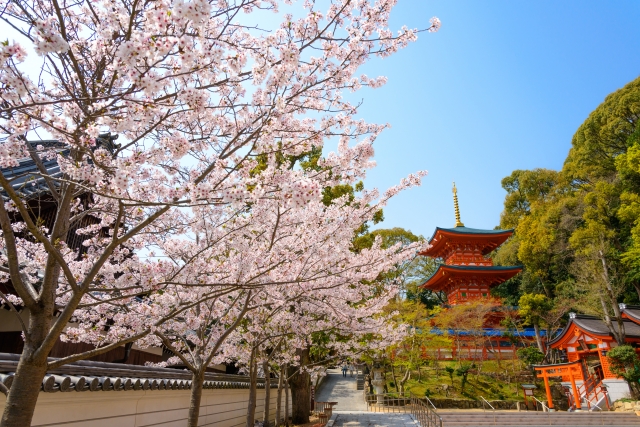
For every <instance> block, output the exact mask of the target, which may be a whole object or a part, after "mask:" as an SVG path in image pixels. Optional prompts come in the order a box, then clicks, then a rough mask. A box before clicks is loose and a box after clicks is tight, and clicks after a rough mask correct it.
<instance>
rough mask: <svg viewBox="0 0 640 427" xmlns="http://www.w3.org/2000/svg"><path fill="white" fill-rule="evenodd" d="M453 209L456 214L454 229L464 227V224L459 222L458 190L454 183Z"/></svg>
mask: <svg viewBox="0 0 640 427" xmlns="http://www.w3.org/2000/svg"><path fill="white" fill-rule="evenodd" d="M453 208H454V209H455V212H456V227H464V224H463V223H462V222H461V221H460V208H459V207H458V189H457V188H456V183H455V182H454V183H453Z"/></svg>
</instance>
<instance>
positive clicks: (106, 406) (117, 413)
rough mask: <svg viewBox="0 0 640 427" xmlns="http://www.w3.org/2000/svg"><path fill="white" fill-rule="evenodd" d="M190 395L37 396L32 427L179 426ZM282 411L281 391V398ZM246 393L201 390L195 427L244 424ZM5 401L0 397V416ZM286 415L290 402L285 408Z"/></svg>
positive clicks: (176, 392) (261, 397)
mask: <svg viewBox="0 0 640 427" xmlns="http://www.w3.org/2000/svg"><path fill="white" fill-rule="evenodd" d="M189 395H190V391H189V390H148V391H142V390H138V391H133V390H132V391H99V392H88V391H86V392H66V393H62V392H57V393H40V396H39V398H38V404H37V405H36V411H35V414H34V417H33V422H32V424H31V425H32V426H41V427H45V426H46V427H54V426H56V427H57V426H73V427H81V426H82V427H114V426H118V427H147V426H162V427H184V426H185V425H186V424H187V422H186V419H187V415H188V412H189ZM282 396H283V400H282V411H283V412H284V406H285V405H284V392H283V393H282ZM248 399H249V390H248V389H213V390H210V389H207V390H203V391H202V406H201V408H200V422H199V423H198V425H199V426H214V425H215V426H216V427H234V426H238V427H239V426H244V425H246V415H247V402H248ZM270 400H271V405H270V408H271V409H270V414H271V416H270V420H271V421H272V422H273V421H274V420H275V412H276V400H277V389H271V399H270ZM5 402H6V399H5V397H4V395H2V394H0V411H2V410H3V409H4V405H5ZM256 403H257V408H256V419H260V418H261V416H262V411H263V410H264V389H258V400H257V402H256ZM289 412H291V403H289Z"/></svg>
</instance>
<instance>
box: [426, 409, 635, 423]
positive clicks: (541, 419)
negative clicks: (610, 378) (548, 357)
mask: <svg viewBox="0 0 640 427" xmlns="http://www.w3.org/2000/svg"><path fill="white" fill-rule="evenodd" d="M438 415H440V417H442V424H443V427H472V426H473V427H475V426H492V425H496V426H503V427H507V426H513V427H519V426H528V427H534V426H542V425H546V426H549V425H552V426H565V427H569V426H570V427H578V426H595V425H600V426H601V425H606V426H638V425H640V417H638V416H636V415H635V414H634V413H612V412H605V413H589V412H580V413H575V412H573V413H571V412H552V413H546V412H515V411H514V412H511V413H507V412H495V413H492V412H438Z"/></svg>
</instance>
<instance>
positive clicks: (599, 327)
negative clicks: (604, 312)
mask: <svg viewBox="0 0 640 427" xmlns="http://www.w3.org/2000/svg"><path fill="white" fill-rule="evenodd" d="M612 321H613V322H614V324H616V320H615V319H612ZM623 324H624V330H625V335H626V337H627V338H640V325H639V324H637V323H634V322H632V321H631V320H623ZM576 329H577V330H579V331H580V332H582V333H584V334H585V335H589V336H591V337H597V338H611V339H613V335H612V334H611V331H610V330H609V328H608V327H607V325H606V323H604V322H603V321H602V319H600V318H599V317H597V316H588V315H586V314H572V315H571V318H570V319H569V323H567V326H565V328H564V329H563V330H562V331H561V332H560V333H559V334H558V335H557V336H556V337H554V338H553V339H552V340H550V341H549V345H551V346H554V347H559V346H561V345H563V344H566V342H567V341H568V340H570V339H571V338H572V337H574V336H575V332H574V331H575V330H576Z"/></svg>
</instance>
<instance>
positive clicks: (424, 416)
mask: <svg viewBox="0 0 640 427" xmlns="http://www.w3.org/2000/svg"><path fill="white" fill-rule="evenodd" d="M409 397H410V398H411V415H413V417H414V418H415V419H416V420H417V421H418V423H420V425H421V426H422V427H442V417H441V416H440V415H438V413H437V412H436V407H435V405H434V404H433V402H432V401H431V399H429V398H428V397H426V396H425V399H427V401H428V402H429V404H430V405H431V406H432V407H433V409H431V408H430V407H429V406H428V405H427V404H425V403H424V401H422V399H421V398H419V397H417V396H416V395H414V394H413V393H409Z"/></svg>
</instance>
